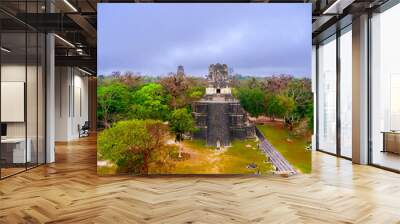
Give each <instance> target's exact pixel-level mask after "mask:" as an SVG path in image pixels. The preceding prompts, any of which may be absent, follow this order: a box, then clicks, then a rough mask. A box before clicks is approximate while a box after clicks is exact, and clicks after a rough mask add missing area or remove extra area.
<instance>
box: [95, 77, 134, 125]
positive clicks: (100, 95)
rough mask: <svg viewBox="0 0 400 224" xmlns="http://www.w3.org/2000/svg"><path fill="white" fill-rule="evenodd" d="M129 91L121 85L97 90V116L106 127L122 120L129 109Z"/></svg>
mask: <svg viewBox="0 0 400 224" xmlns="http://www.w3.org/2000/svg"><path fill="white" fill-rule="evenodd" d="M129 99H130V95H129V90H128V88H127V87H126V86H125V85H123V84H120V83H112V84H110V85H106V86H100V87H98V88H97V116H98V118H99V119H101V120H103V122H104V125H105V126H106V127H110V122H115V121H117V120H119V119H121V118H122V117H123V116H124V115H125V113H126V112H127V111H128V108H129Z"/></svg>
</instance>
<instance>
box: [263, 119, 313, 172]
mask: <svg viewBox="0 0 400 224" xmlns="http://www.w3.org/2000/svg"><path fill="white" fill-rule="evenodd" d="M257 128H258V129H259V130H260V131H261V132H262V133H263V134H264V136H265V138H266V139H268V141H269V142H270V143H271V144H272V145H273V146H274V147H275V148H276V149H277V150H278V151H279V152H280V153H281V154H282V155H283V156H284V157H285V158H286V159H287V160H288V161H289V163H290V164H292V165H293V166H294V167H296V168H297V169H299V170H300V171H301V172H303V173H310V172H311V151H307V150H306V149H305V148H306V146H307V145H308V144H309V141H310V139H309V138H308V137H302V138H295V137H291V136H290V135H289V132H288V131H287V130H286V129H285V128H282V127H281V126H280V125H279V124H265V125H257ZM288 140H290V141H288Z"/></svg>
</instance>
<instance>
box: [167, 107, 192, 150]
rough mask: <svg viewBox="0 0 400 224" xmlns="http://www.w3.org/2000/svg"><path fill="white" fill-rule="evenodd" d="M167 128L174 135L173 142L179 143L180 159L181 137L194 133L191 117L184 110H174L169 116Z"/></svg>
mask: <svg viewBox="0 0 400 224" xmlns="http://www.w3.org/2000/svg"><path fill="white" fill-rule="evenodd" d="M169 126H170V128H171V130H172V131H173V132H174V133H175V136H176V137H175V141H176V142H178V143H179V157H180V155H181V152H182V147H181V142H182V141H183V140H184V138H183V135H184V134H185V133H188V132H192V131H195V122H194V119H193V116H192V115H191V114H190V113H189V112H188V111H187V110H186V108H181V109H177V110H174V111H173V112H172V114H171V118H170V121H169Z"/></svg>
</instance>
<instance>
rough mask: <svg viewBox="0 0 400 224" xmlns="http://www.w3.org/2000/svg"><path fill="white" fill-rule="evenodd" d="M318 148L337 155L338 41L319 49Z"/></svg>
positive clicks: (323, 45)
mask: <svg viewBox="0 0 400 224" xmlns="http://www.w3.org/2000/svg"><path fill="white" fill-rule="evenodd" d="M318 147H319V149H320V150H323V151H327V152H330V153H336V40H335V38H334V37H333V38H332V40H331V41H328V42H327V43H325V44H322V45H320V46H319V48H318Z"/></svg>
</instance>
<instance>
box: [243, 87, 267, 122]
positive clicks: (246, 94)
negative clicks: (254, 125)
mask: <svg viewBox="0 0 400 224" xmlns="http://www.w3.org/2000/svg"><path fill="white" fill-rule="evenodd" d="M238 96H239V100H240V104H241V105H242V107H243V108H244V109H245V110H246V111H247V112H249V113H250V114H251V116H253V117H258V116H260V115H262V114H263V113H265V103H264V92H263V91H262V90H261V89H259V88H254V89H250V88H241V89H239V90H238Z"/></svg>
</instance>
